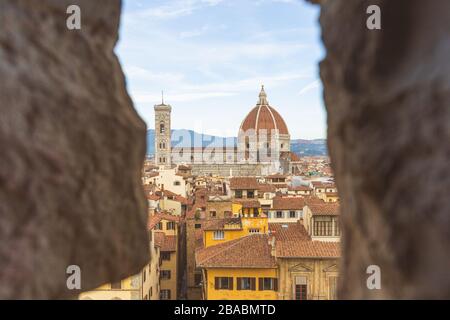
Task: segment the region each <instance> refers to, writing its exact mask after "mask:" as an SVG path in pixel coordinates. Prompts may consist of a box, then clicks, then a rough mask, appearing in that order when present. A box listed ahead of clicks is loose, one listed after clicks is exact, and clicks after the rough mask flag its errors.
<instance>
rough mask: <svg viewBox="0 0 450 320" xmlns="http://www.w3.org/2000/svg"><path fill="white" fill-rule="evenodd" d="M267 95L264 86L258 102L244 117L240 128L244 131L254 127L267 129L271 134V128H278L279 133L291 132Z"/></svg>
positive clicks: (255, 128)
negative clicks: (270, 103)
mask: <svg viewBox="0 0 450 320" xmlns="http://www.w3.org/2000/svg"><path fill="white" fill-rule="evenodd" d="M266 97H267V96H266V93H265V92H264V87H263V88H262V90H261V93H260V94H259V102H258V104H257V105H256V107H254V108H253V109H252V111H250V113H249V114H248V115H247V117H246V118H245V119H244V121H243V122H242V125H241V128H240V130H243V131H244V132H245V131H247V130H249V129H254V130H255V131H256V130H257V131H259V130H267V132H268V133H269V134H270V131H271V130H275V129H278V131H279V134H289V131H288V129H287V126H286V123H285V122H284V120H283V118H282V117H281V115H280V114H279V113H278V112H277V111H276V110H275V109H274V108H272V107H271V106H269V103H268V102H267V99H266Z"/></svg>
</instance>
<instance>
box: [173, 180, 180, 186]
mask: <svg viewBox="0 0 450 320" xmlns="http://www.w3.org/2000/svg"><path fill="white" fill-rule="evenodd" d="M173 185H174V186H181V182H180V181H175V182H174V183H173Z"/></svg>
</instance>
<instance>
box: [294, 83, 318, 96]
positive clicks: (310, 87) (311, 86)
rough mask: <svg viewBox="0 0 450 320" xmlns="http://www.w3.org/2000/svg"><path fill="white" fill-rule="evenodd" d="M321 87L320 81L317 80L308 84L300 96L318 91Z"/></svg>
mask: <svg viewBox="0 0 450 320" xmlns="http://www.w3.org/2000/svg"><path fill="white" fill-rule="evenodd" d="M319 87H320V81H319V80H315V81H313V82H311V83H309V84H307V85H306V86H305V87H303V88H302V89H301V90H300V92H299V93H298V94H299V95H302V94H305V93H306V92H308V91H311V90H316V89H318V88H319Z"/></svg>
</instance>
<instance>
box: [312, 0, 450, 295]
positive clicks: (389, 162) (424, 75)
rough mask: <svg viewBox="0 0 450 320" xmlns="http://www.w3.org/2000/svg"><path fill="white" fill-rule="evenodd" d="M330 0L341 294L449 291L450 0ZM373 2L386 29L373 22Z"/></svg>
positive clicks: (324, 70) (327, 21)
mask: <svg viewBox="0 0 450 320" xmlns="http://www.w3.org/2000/svg"><path fill="white" fill-rule="evenodd" d="M320 2H321V6H322V12H321V17H320V23H321V26H322V34H323V41H324V44H325V47H326V51H327V54H326V58H325V59H324V61H323V62H322V63H321V66H320V67H321V78H322V81H323V83H324V96H325V101H326V106H327V111H328V144H329V150H330V154H331V158H332V163H333V167H334V171H335V174H336V180H337V185H338V188H339V192H340V196H341V201H342V206H341V207H342V218H343V221H342V223H343V228H344V233H343V244H344V246H343V247H344V252H343V253H344V257H343V265H342V268H341V270H342V278H341V288H340V298H362V299H366V298H450V268H449V266H450V197H449V195H448V192H449V190H450V143H449V142H450V59H449V57H450V2H449V1H440V0H433V1H420V0H396V1H392V0H383V1H375V0H372V1H348V0H328V1H320ZM371 4H378V5H379V6H380V8H381V21H382V30H378V31H377V30H374V31H371V30H368V29H367V28H366V19H367V17H368V15H367V14H366V8H367V7H368V6H369V5H371ZM369 265H378V266H380V267H381V282H382V283H381V284H382V289H381V290H372V291H371V290H368V289H367V287H366V279H367V277H368V275H367V274H366V268H367V266H369Z"/></svg>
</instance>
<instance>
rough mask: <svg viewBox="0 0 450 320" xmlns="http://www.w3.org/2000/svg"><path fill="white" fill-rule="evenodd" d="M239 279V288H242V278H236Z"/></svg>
mask: <svg viewBox="0 0 450 320" xmlns="http://www.w3.org/2000/svg"><path fill="white" fill-rule="evenodd" d="M236 279H237V289H238V290H242V278H236Z"/></svg>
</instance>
